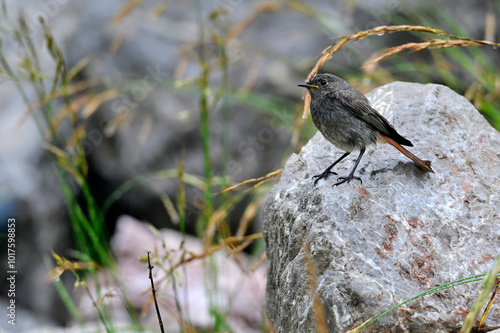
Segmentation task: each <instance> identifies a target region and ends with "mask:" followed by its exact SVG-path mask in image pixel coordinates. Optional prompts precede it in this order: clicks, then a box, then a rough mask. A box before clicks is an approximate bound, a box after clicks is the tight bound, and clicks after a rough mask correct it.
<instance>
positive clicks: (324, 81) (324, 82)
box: [319, 80, 328, 86]
mask: <svg viewBox="0 0 500 333" xmlns="http://www.w3.org/2000/svg"><path fill="white" fill-rule="evenodd" d="M319 83H320V84H321V85H322V86H324V85H325V84H327V83H328V82H326V80H321V81H319Z"/></svg>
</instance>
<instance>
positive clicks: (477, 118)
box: [264, 82, 500, 332]
mask: <svg viewBox="0 0 500 333" xmlns="http://www.w3.org/2000/svg"><path fill="white" fill-rule="evenodd" d="M367 96H368V97H369V99H370V101H371V103H372V105H373V106H374V107H375V108H376V109H377V110H379V111H381V113H382V114H383V115H384V116H385V117H386V118H387V119H388V120H389V121H390V122H392V123H393V124H394V126H395V127H396V129H397V130H398V132H399V133H401V134H402V135H403V136H405V137H407V138H408V139H410V140H411V141H412V142H413V144H414V147H410V150H411V151H412V152H414V153H415V154H416V155H417V156H419V157H420V158H422V159H428V160H431V161H432V165H433V168H434V170H435V172H436V173H435V174H430V173H425V172H423V171H422V170H420V169H419V168H418V167H417V166H416V165H415V164H413V163H412V162H411V161H410V160H408V159H407V158H406V157H405V156H403V155H402V154H400V153H399V152H398V151H397V150H395V149H394V148H393V147H391V146H390V145H378V146H377V147H372V148H369V149H368V152H367V154H366V155H365V157H363V159H362V160H361V164H360V167H359V168H358V171H357V176H360V177H361V178H362V179H363V183H362V184H360V183H359V182H358V181H355V180H354V181H352V182H351V183H350V184H348V185H347V184H343V185H341V186H336V187H332V184H333V183H334V182H335V180H336V179H335V178H334V177H335V176H331V177H330V178H328V179H327V180H320V181H319V182H318V184H317V185H316V186H314V184H313V180H312V179H311V177H312V176H313V175H316V174H319V173H321V172H322V171H323V170H324V169H325V168H326V167H328V166H329V165H330V164H331V163H332V162H333V161H334V160H335V159H336V158H337V157H339V156H340V155H341V153H342V151H340V150H339V149H337V148H335V147H334V146H332V145H331V144H330V143H329V142H327V141H326V140H325V139H324V138H323V137H322V136H321V134H320V133H317V134H316V135H315V136H314V137H313V138H312V139H311V140H310V141H309V143H308V144H307V145H306V146H304V148H303V149H302V151H301V152H300V153H299V154H298V155H292V156H291V157H290V159H289V160H288V162H287V163H286V166H285V168H284V171H283V174H282V176H281V180H280V182H279V183H278V184H277V185H275V186H274V187H273V189H272V190H271V192H270V194H269V196H268V199H267V202H266V206H265V213H264V219H265V221H264V237H265V241H266V251H267V256H268V259H269V272H268V281H267V296H266V297H267V313H268V316H269V317H270V319H271V321H272V322H273V324H274V327H275V328H276V331H277V332H314V331H316V326H315V325H316V324H315V321H316V319H317V316H318V315H317V313H316V314H315V313H314V311H313V308H314V307H313V297H317V298H318V299H319V300H321V304H322V308H323V313H324V317H325V322H324V323H325V324H326V325H327V327H328V331H329V332H346V331H348V330H349V329H351V328H353V327H356V326H358V325H360V324H361V323H363V322H364V321H366V320H368V319H370V318H371V317H372V316H375V315H377V314H379V313H382V312H384V311H385V310H388V309H389V308H391V307H392V306H394V305H396V304H399V303H400V302H402V301H404V300H407V299H409V298H411V297H413V296H416V295H418V294H419V293H421V292H424V291H426V290H428V289H430V288H433V287H436V286H438V285H442V284H445V283H447V282H451V281H454V280H458V279H461V278H465V277H469V276H473V275H476V274H481V273H486V272H488V271H489V269H490V268H491V266H492V264H493V262H494V260H495V257H496V256H497V255H498V254H499V253H500V242H499V237H500V227H499V224H498V221H499V220H500V208H499V205H498V203H499V199H500V198H499V192H498V189H499V188H500V168H499V167H498V166H499V165H500V154H499V151H500V134H499V133H498V132H497V131H496V130H495V129H493V128H492V127H491V126H490V125H489V124H488V123H487V122H486V120H485V119H484V118H483V116H481V115H480V114H479V113H478V111H477V110H475V108H474V107H473V106H472V105H471V104H470V103H469V102H468V101H467V100H466V99H465V98H463V97H462V96H459V95H457V94H456V93H455V92H453V91H452V90H451V89H449V88H447V87H444V86H441V85H435V84H427V85H422V84H415V83H404V82H395V83H392V84H388V85H385V86H383V87H380V88H378V89H375V90H374V91H372V92H371V93H369V94H368V95H367ZM352 155H354V156H353V157H350V160H349V161H344V162H342V163H340V165H338V166H337V167H336V168H335V170H334V171H336V172H338V174H339V176H344V175H347V174H348V172H349V170H350V168H351V167H352V165H353V163H354V160H355V157H356V156H357V154H352ZM311 264H312V265H311ZM311 267H313V269H311ZM308 272H312V275H313V276H312V277H311V274H310V273H308ZM479 290H480V284H479V283H478V282H476V283H471V284H465V285H461V286H459V287H455V288H452V289H447V290H445V291H442V292H440V293H437V294H431V295H427V296H425V297H423V298H420V299H418V300H415V301H412V302H409V303H407V304H406V305H405V306H403V307H401V308H399V309H398V310H397V311H393V312H391V313H389V314H388V315H386V316H384V317H382V318H381V319H380V320H378V321H376V322H375V323H374V324H372V325H371V326H369V328H368V329H367V331H370V332H406V331H409V332H449V331H451V330H453V329H456V328H459V327H460V326H461V325H462V323H463V321H464V318H465V315H466V314H467V312H468V309H470V307H471V305H472V304H473V302H474V301H475V299H476V298H477V295H478V293H479ZM499 322H500V314H499V312H498V311H495V312H490V314H489V315H488V317H487V321H486V323H485V324H486V326H487V325H492V326H494V325H498V323H499Z"/></svg>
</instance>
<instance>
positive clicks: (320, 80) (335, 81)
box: [298, 73, 349, 98]
mask: <svg viewBox="0 0 500 333" xmlns="http://www.w3.org/2000/svg"><path fill="white" fill-rule="evenodd" d="M298 86H299V87H303V88H306V89H307V90H308V91H309V93H310V94H311V98H317V97H320V96H322V95H328V94H331V93H332V92H334V91H336V90H341V89H343V88H344V87H347V86H349V84H348V83H347V82H346V81H344V80H343V79H341V78H340V77H338V76H337V75H333V74H330V73H325V74H318V75H316V76H315V77H313V78H312V79H310V80H309V82H306V83H301V84H299V85H298Z"/></svg>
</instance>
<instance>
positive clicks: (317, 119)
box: [299, 73, 434, 186]
mask: <svg viewBox="0 0 500 333" xmlns="http://www.w3.org/2000/svg"><path fill="white" fill-rule="evenodd" d="M299 86H300V87H304V88H307V90H308V91H309V93H310V94H311V104H310V109H311V116H312V120H313V122H314V125H315V126H316V127H317V128H318V129H319V131H320V132H321V134H323V136H324V137H325V139H327V140H328V141H330V142H331V143H333V144H334V145H335V146H337V147H338V148H340V149H343V150H344V151H345V153H344V155H342V156H341V157H340V158H339V159H338V160H336V161H335V162H334V163H333V164H332V165H330V166H329V167H328V168H327V169H326V170H325V171H323V173H321V174H319V175H316V176H314V177H313V179H314V178H316V180H315V181H314V184H316V183H317V182H318V180H320V179H322V178H325V179H326V178H327V177H328V175H329V174H334V175H336V174H337V173H335V172H333V171H331V170H332V168H333V167H334V166H335V165H336V164H337V163H339V162H340V161H342V160H343V159H344V158H345V157H346V156H347V155H349V154H350V153H351V152H352V151H353V150H359V151H360V152H359V156H358V159H357V160H356V163H355V164H354V167H353V168H352V171H351V172H350V173H349V175H348V176H347V177H339V178H338V179H337V180H338V182H337V183H335V184H334V185H333V186H335V185H340V184H342V183H345V182H348V183H349V182H350V181H351V180H352V179H357V180H359V181H360V182H362V181H361V178H359V177H356V176H354V171H356V168H357V167H358V164H359V161H360V160H361V157H363V154H364V152H365V150H366V147H367V146H369V145H372V144H375V143H376V142H377V141H378V140H385V141H386V142H388V143H390V144H391V145H393V146H394V147H396V149H397V150H399V151H400V152H401V153H403V154H404V155H406V156H407V157H408V158H409V159H411V160H412V161H413V162H415V163H416V164H417V165H418V166H419V167H421V168H422V169H424V170H426V171H428V172H434V171H433V170H432V168H431V162H430V161H423V160H421V159H419V158H418V157H416V156H415V155H413V154H412V153H410V152H409V151H408V150H406V149H405V148H403V147H401V145H405V146H413V144H412V143H411V142H410V140H408V139H406V138H404V137H402V136H401V135H400V134H399V133H398V132H396V129H394V127H392V125H391V124H389V122H388V121H387V119H385V118H384V117H383V116H382V115H381V114H380V113H378V112H377V110H375V109H374V108H372V107H371V106H370V102H369V101H368V99H367V98H366V97H365V96H364V95H363V94H362V93H361V92H359V91H358V90H356V89H354V88H353V87H351V86H350V85H349V84H348V83H347V82H346V81H344V80H343V79H341V78H340V77H338V76H336V75H333V74H329V73H325V74H319V75H316V76H315V77H313V78H312V79H311V80H309V82H307V83H303V84H299Z"/></svg>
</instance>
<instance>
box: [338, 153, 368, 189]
mask: <svg viewBox="0 0 500 333" xmlns="http://www.w3.org/2000/svg"><path fill="white" fill-rule="evenodd" d="M364 153H365V148H363V149H361V151H360V152H359V156H358V159H357V160H356V163H355V164H354V168H352V171H351V173H350V174H349V176H347V177H339V178H338V179H337V180H339V182H337V183H335V184H333V186H336V185H340V184H343V183H345V182H347V183H348V184H349V182H350V181H351V180H352V179H356V180H359V181H360V182H361V184H363V181H362V180H361V178H359V177H355V176H354V171H356V168H357V167H358V164H359V161H361V157H363V154H364Z"/></svg>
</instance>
